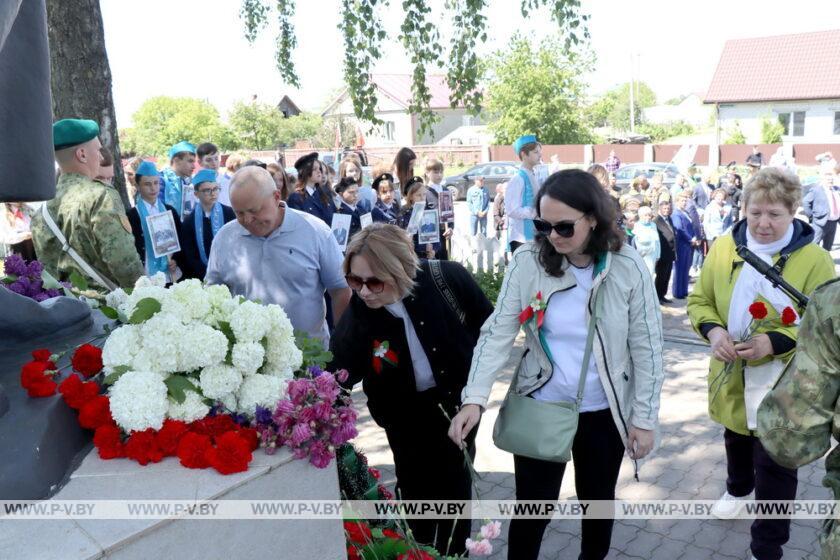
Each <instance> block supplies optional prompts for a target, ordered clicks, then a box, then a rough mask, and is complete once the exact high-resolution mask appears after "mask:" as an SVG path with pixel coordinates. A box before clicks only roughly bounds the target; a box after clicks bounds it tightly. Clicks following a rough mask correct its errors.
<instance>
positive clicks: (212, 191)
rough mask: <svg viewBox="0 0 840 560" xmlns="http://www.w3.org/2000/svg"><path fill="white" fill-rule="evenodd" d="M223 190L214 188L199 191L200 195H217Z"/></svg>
mask: <svg viewBox="0 0 840 560" xmlns="http://www.w3.org/2000/svg"><path fill="white" fill-rule="evenodd" d="M221 190H222V189H220V188H219V187H215V188H212V189H199V190H198V194H216V193H218V192H220V191H221Z"/></svg>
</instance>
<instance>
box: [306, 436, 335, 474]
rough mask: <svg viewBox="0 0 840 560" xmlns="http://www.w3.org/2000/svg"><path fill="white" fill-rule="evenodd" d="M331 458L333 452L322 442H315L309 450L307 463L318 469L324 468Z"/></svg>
mask: <svg viewBox="0 0 840 560" xmlns="http://www.w3.org/2000/svg"><path fill="white" fill-rule="evenodd" d="M332 458H333V452H332V451H330V449H329V447H328V446H327V444H326V443H324V442H323V441H316V442H315V443H313V444H312V446H311V447H310V448H309V462H310V463H312V464H313V465H315V466H316V467H317V468H319V469H324V468H326V467H327V466H328V465H329V464H330V461H331V460H332Z"/></svg>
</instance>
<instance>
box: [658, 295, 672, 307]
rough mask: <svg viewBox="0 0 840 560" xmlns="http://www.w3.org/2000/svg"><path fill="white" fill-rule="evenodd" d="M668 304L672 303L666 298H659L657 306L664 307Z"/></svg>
mask: <svg viewBox="0 0 840 560" xmlns="http://www.w3.org/2000/svg"><path fill="white" fill-rule="evenodd" d="M668 303H672V301H671V300H670V299H668V298H666V297H663V298H659V304H660V305H665V304H668Z"/></svg>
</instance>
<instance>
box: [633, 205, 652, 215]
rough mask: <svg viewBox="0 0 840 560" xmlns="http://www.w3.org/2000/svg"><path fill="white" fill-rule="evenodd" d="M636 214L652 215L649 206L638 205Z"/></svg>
mask: <svg viewBox="0 0 840 560" xmlns="http://www.w3.org/2000/svg"><path fill="white" fill-rule="evenodd" d="M636 215H637V216H639V218H641V217H642V216H653V210H651V209H650V206H640V207H639V211H638V212H637V213H636Z"/></svg>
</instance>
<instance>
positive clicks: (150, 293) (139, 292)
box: [119, 277, 169, 319]
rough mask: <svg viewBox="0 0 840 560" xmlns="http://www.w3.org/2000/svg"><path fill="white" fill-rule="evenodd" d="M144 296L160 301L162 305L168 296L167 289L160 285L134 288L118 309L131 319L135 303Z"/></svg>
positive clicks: (144, 297)
mask: <svg viewBox="0 0 840 560" xmlns="http://www.w3.org/2000/svg"><path fill="white" fill-rule="evenodd" d="M144 278H145V277H144ZM146 298H152V299H156V300H158V301H159V302H160V304H161V306H163V304H164V303H165V302H166V300H167V299H168V298H169V291H168V290H167V289H166V288H163V287H161V286H141V287H139V288H134V291H133V292H131V295H130V296H128V297H127V298H126V300H125V301H124V302H123V303H122V304H120V308H119V309H120V311H122V313H123V314H124V315H125V316H126V317H128V318H129V319H131V315H132V314H133V313H134V308H135V306H136V305H137V302H138V301H140V300H141V299H146Z"/></svg>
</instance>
